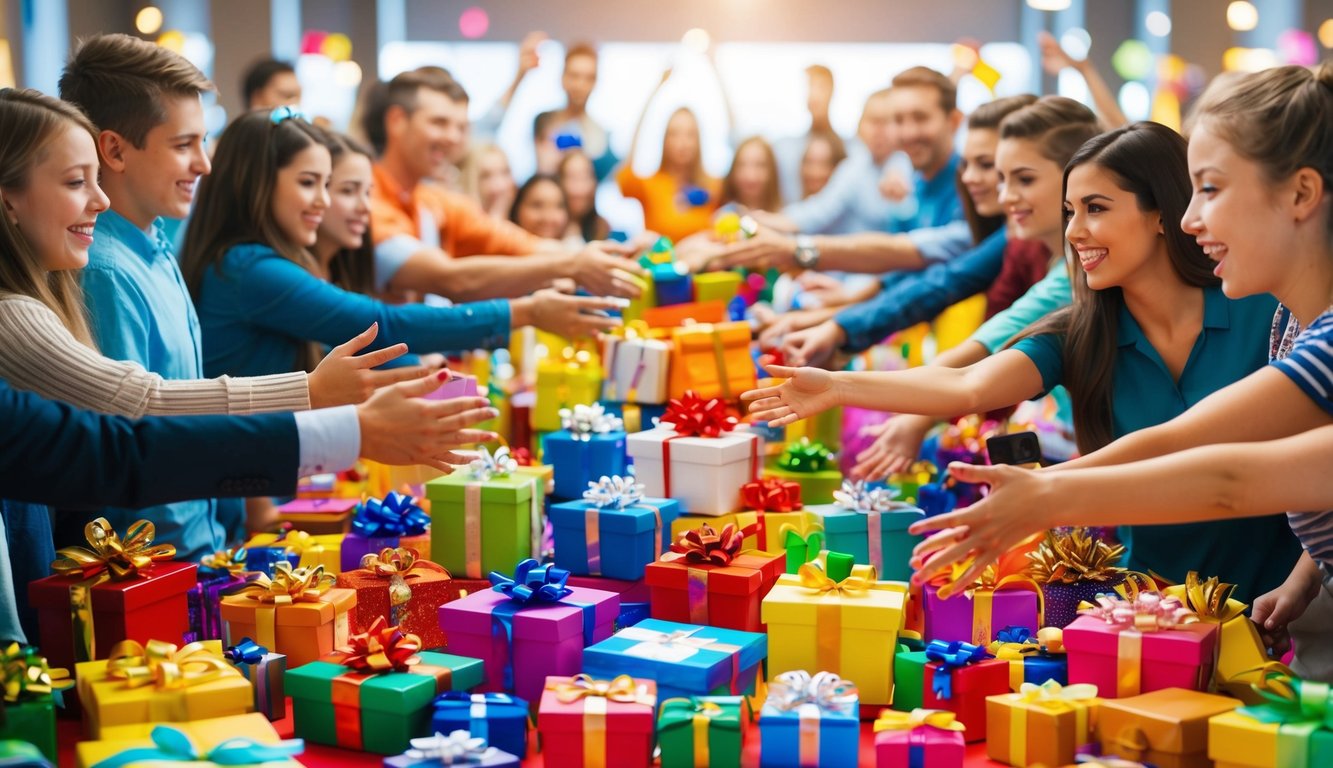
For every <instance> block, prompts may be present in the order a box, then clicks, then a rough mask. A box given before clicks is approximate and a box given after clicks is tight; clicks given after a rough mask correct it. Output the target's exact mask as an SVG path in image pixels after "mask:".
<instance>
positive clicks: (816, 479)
mask: <svg viewBox="0 0 1333 768" xmlns="http://www.w3.org/2000/svg"><path fill="white" fill-rule="evenodd" d="M764 477H771V478H774V479H776V480H785V481H787V482H791V483H796V484H797V485H799V486H800V487H801V498H802V500H804V502H805V503H806V504H832V503H833V494H834V492H836V491H837V490H838V489H840V488H841V487H842V472H841V471H840V470H839V469H838V465H837V463H836V462H835V461H834V458H833V454H832V452H830V451H829V449H828V448H826V447H824V444H823V443H819V442H815V443H812V442H810V440H809V439H808V438H801V439H800V440H796V441H791V442H788V443H787V445H786V446H785V447H784V448H783V449H782V453H781V454H779V455H778V456H777V457H775V458H773V459H770V460H769V461H768V462H766V463H765V464H764Z"/></svg>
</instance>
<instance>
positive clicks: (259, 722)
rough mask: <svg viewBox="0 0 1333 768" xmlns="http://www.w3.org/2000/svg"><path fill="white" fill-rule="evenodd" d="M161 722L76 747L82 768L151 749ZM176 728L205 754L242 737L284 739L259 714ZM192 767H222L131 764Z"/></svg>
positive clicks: (268, 766)
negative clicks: (134, 751) (129, 753)
mask: <svg viewBox="0 0 1333 768" xmlns="http://www.w3.org/2000/svg"><path fill="white" fill-rule="evenodd" d="M157 725H158V724H157V723H135V724H132V725H121V726H116V727H110V728H107V729H106V731H105V734H104V735H103V737H102V739H101V740H100V741H82V742H79V744H78V746H77V748H76V756H77V760H78V762H77V766H78V768H93V766H94V765H97V764H98V763H100V762H102V761H103V760H109V759H111V758H113V757H115V756H117V755H120V754H121V753H123V752H127V751H129V750H131V749H145V748H147V749H151V748H152V747H153V746H154V743H153V740H152V738H151V734H152V732H153V729H154V728H156V727H157ZM172 726H173V727H175V728H178V729H180V730H181V731H184V732H185V734H186V735H187V736H188V737H189V738H190V741H191V742H192V743H193V744H194V747H195V748H196V749H198V750H200V751H201V752H204V753H207V752H209V751H211V750H212V749H213V748H214V747H217V746H218V745H220V744H222V743H223V742H224V741H228V740H230V739H234V738H236V737H238V736H240V737H244V738H247V739H251V740H253V741H255V742H257V743H259V744H265V745H277V744H280V743H282V738H281V737H280V736H278V732H277V731H276V730H274V729H273V724H272V723H270V722H269V721H268V720H267V719H265V717H264V716H263V715H261V714H259V713H257V712H254V713H250V714H248V715H232V716H230V717H217V718H211V719H208V720H196V721H194V722H189V723H172ZM163 765H189V766H191V768H219V764H218V763H214V762H211V761H207V760H184V759H182V760H181V761H180V762H162V761H158V760H154V761H151V762H147V761H140V762H134V763H130V764H128V766H127V768H140V767H141V766H142V767H146V766H163ZM263 766H264V768H301V763H299V762H297V761H296V760H295V759H288V760H283V761H270V762H266V763H264V764H263Z"/></svg>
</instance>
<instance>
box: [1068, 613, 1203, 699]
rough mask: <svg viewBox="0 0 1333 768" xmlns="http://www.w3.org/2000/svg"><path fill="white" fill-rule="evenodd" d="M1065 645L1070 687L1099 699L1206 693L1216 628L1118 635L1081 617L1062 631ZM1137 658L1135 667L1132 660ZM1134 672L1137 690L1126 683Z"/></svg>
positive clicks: (1091, 618) (1187, 627)
mask: <svg viewBox="0 0 1333 768" xmlns="http://www.w3.org/2000/svg"><path fill="white" fill-rule="evenodd" d="M1136 636H1137V637H1136ZM1064 642H1065V650H1066V651H1067V653H1068V656H1069V683H1070V685H1073V684H1075V683H1092V684H1093V685H1096V686H1097V692H1098V695H1100V696H1101V697H1102V698H1105V699H1115V698H1123V697H1126V696H1137V695H1139V694H1141V693H1151V692H1152V691H1160V690H1163V689H1165V688H1188V689H1190V690H1195V691H1206V690H1208V683H1209V681H1210V680H1212V677H1213V658H1214V652H1215V650H1216V648H1217V625H1216V624H1209V623H1204V622H1199V623H1196V624H1183V625H1179V626H1176V627H1175V628H1173V629H1162V630H1158V631H1156V632H1142V633H1140V632H1138V631H1136V630H1125V631H1121V629H1120V627H1119V626H1117V625H1113V624H1107V623H1106V621H1105V620H1103V619H1101V618H1098V617H1096V616H1080V617H1079V618H1078V619H1076V620H1075V621H1074V623H1073V624H1070V625H1069V626H1067V627H1065V634H1064ZM1136 653H1137V655H1138V657H1139V661H1138V662H1137V663H1135V661H1134V658H1133V657H1134V655H1135V654H1136ZM1135 668H1137V669H1138V675H1137V677H1138V679H1139V685H1138V687H1137V689H1133V686H1132V685H1129V684H1128V683H1129V682H1130V681H1132V680H1133V679H1134V677H1135V675H1133V670H1134V669H1135ZM1118 682H1123V683H1125V684H1124V685H1118V684H1117V683H1118Z"/></svg>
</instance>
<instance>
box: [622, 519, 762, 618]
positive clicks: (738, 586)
mask: <svg viewBox="0 0 1333 768" xmlns="http://www.w3.org/2000/svg"><path fill="white" fill-rule="evenodd" d="M742 541H743V532H741V531H738V530H736V528H735V527H734V526H730V525H727V526H723V528H722V530H721V532H720V533H718V532H715V531H714V530H713V529H712V528H711V527H708V526H705V527H702V528H699V529H697V530H693V531H687V532H686V533H685V534H684V535H683V536H682V537H681V538H680V539H679V540H677V541H676V542H674V543H672V545H671V550H672V551H671V552H669V553H667V554H665V555H663V556H662V559H660V560H658V561H657V562H655V563H649V564H648V566H647V567H646V568H645V569H644V579H645V581H647V582H648V588H649V594H650V602H651V605H652V616H653V618H654V619H662V620H664V621H675V622H679V623H682V624H707V625H709V626H713V627H723V628H726V629H737V630H740V631H742V632H763V631H764V618H763V617H762V615H761V610H760V605H761V603H762V601H763V599H764V596H765V595H767V594H768V592H769V590H770V589H772V588H773V585H774V584H776V583H777V580H778V577H779V576H781V575H782V572H783V570H784V569H785V565H784V560H785V556H784V555H769V554H765V553H763V552H757V551H754V552H741V543H742Z"/></svg>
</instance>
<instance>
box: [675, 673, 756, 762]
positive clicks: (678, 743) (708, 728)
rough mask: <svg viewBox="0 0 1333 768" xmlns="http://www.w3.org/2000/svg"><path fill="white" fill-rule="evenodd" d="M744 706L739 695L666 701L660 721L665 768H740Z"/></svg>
mask: <svg viewBox="0 0 1333 768" xmlns="http://www.w3.org/2000/svg"><path fill="white" fill-rule="evenodd" d="M659 694H660V692H659ZM742 705H743V700H742V699H741V698H740V697H739V696H696V697H692V698H676V699H664V700H663V701H662V710H661V714H660V715H658V718H657V741H658V743H659V744H660V745H661V747H662V768H694V767H695V766H698V765H705V766H709V768H740V765H741V741H742V733H743V726H744V721H743V720H742V714H741V707H742Z"/></svg>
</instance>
